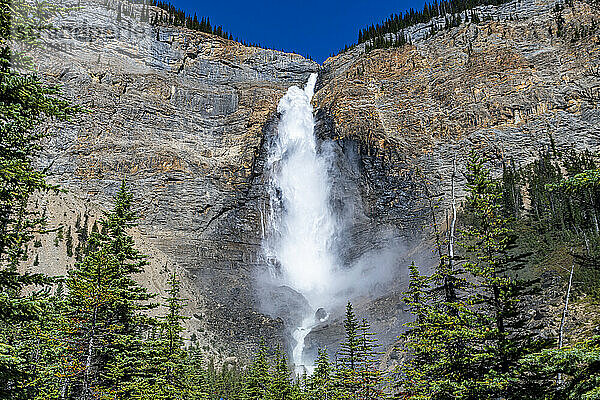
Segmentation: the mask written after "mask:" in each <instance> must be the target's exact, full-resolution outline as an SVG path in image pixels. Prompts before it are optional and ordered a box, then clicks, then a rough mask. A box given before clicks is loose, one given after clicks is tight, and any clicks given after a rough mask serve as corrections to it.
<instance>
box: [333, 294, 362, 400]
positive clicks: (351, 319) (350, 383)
mask: <svg viewBox="0 0 600 400" xmlns="http://www.w3.org/2000/svg"><path fill="white" fill-rule="evenodd" d="M358 329H359V324H358V321H357V319H356V316H355V315H354V310H353V308H352V304H351V303H350V302H348V304H347V305H346V315H345V319H344V330H345V333H346V336H345V338H344V341H343V342H342V343H341V344H340V351H339V353H338V359H337V360H336V381H337V385H338V386H339V387H340V388H341V389H342V390H343V391H344V392H345V393H348V394H349V395H350V394H354V393H357V392H358V390H359V387H360V376H359V373H358V371H359V367H360V365H361V361H362V359H361V354H362V353H361V348H360V346H361V338H360V336H359V330H358Z"/></svg>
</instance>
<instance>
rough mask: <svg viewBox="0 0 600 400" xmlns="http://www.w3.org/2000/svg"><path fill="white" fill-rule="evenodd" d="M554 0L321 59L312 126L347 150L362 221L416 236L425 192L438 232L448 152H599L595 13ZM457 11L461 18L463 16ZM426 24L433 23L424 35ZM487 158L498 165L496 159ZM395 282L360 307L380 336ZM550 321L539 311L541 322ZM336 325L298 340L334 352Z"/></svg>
mask: <svg viewBox="0 0 600 400" xmlns="http://www.w3.org/2000/svg"><path fill="white" fill-rule="evenodd" d="M555 6H556V5H555V3H554V2H550V1H537V0H522V1H517V2H511V3H507V4H505V5H502V6H500V7H493V6H487V7H481V8H477V9H475V10H474V11H473V12H474V13H477V14H478V15H479V17H480V18H479V19H480V20H486V19H491V20H489V21H487V22H482V23H477V24H475V23H470V22H467V23H463V24H462V25H460V26H459V27H455V28H451V29H448V30H446V29H444V28H443V19H439V20H436V21H433V22H432V23H430V24H419V25H417V26H414V27H412V28H410V29H407V30H406V31H405V34H406V35H407V36H408V37H410V38H411V40H412V43H413V45H408V46H404V47H402V48H397V49H380V50H373V51H371V52H369V53H367V54H365V52H364V45H359V46H356V47H354V48H353V49H351V50H350V51H348V52H346V53H343V54H340V55H338V56H336V57H332V58H330V59H328V60H327V61H326V62H325V63H324V65H323V67H322V71H321V74H320V81H319V90H318V91H317V93H316V95H315V99H314V102H315V104H316V105H317V108H318V112H317V118H318V125H317V126H318V128H319V134H320V136H321V137H324V138H332V139H334V140H336V141H338V142H341V143H346V146H348V145H351V146H354V147H355V148H357V149H358V153H359V157H358V158H359V165H360V174H359V178H358V180H357V182H358V187H359V190H360V192H361V197H362V200H363V204H364V205H365V211H366V213H367V215H368V216H369V219H370V220H371V221H372V222H375V221H376V223H377V224H378V225H386V224H387V225H394V226H397V227H400V231H401V233H402V234H404V235H407V236H409V237H413V238H418V237H419V236H420V234H421V235H422V236H421V237H424V238H426V237H427V236H430V234H431V233H432V229H431V225H432V223H431V219H430V218H431V213H430V212H429V211H430V208H429V206H428V202H427V197H428V196H430V195H432V196H434V197H435V204H436V205H439V206H440V208H439V213H438V223H440V229H442V230H445V226H444V222H445V220H446V218H445V217H444V212H445V210H447V209H448V208H449V207H448V201H449V195H448V194H449V193H450V184H451V181H450V179H451V175H452V169H453V167H452V165H453V161H454V160H456V164H457V165H459V166H464V165H465V160H466V157H467V156H468V154H469V153H470V151H471V150H472V149H480V150H483V151H485V152H487V153H488V154H489V155H491V156H492V157H495V156H502V157H504V159H507V160H510V159H514V161H515V162H516V163H517V165H521V166H524V165H526V164H528V163H530V162H532V161H533V159H535V158H536V156H537V155H538V154H539V151H540V150H542V149H544V148H549V147H550V146H551V141H554V143H555V145H556V147H557V149H558V150H559V151H564V150H570V149H577V150H580V151H581V150H584V149H589V150H591V151H595V152H597V151H598V150H600V109H599V108H598V105H599V101H600V72H599V71H600V69H599V68H600V54H599V52H598V49H599V48H600V47H599V44H600V35H599V33H600V32H599V31H598V30H595V31H593V29H594V28H593V27H594V26H598V23H599V22H600V11H599V10H598V9H597V8H593V7H592V6H590V5H589V4H588V3H586V2H575V3H574V4H573V6H572V7H566V8H565V9H564V10H562V11H560V12H559V11H555ZM559 15H561V16H562V19H563V22H562V24H561V23H560V22H559V17H558V16H559ZM462 20H463V21H465V20H469V18H468V17H467V16H466V15H465V14H464V13H463V15H462ZM440 24H441V25H440ZM559 24H561V26H560V28H559ZM432 25H435V26H436V27H437V29H438V32H437V33H435V34H434V35H433V36H432V37H428V38H426V36H427V35H428V34H429V33H430V32H431V28H432ZM440 29H441V30H440ZM559 30H560V31H561V32H560V36H559V33H558V31H559ZM496 159H497V160H499V159H500V157H497V158H496ZM496 167H497V169H496V171H495V172H496V173H499V172H500V171H501V164H500V162H499V161H498V164H497V165H496ZM462 172H463V171H461V170H460V168H459V171H458V183H457V187H458V188H459V189H458V193H459V196H462V195H463V191H462V188H464V177H463V174H462ZM440 214H441V215H440ZM357 228H358V231H359V232H361V231H363V232H364V233H365V235H364V237H366V238H369V237H372V234H371V233H370V232H369V229H368V228H367V229H363V228H361V227H357ZM363 243H365V242H363ZM366 243H372V242H371V241H369V240H366ZM412 243H413V245H414V243H420V245H417V247H412V246H411V247H410V248H409V249H412V253H411V252H410V250H408V251H407V256H406V258H407V259H408V262H410V260H411V259H413V260H417V261H418V260H420V259H422V257H423V256H424V255H425V254H426V252H427V249H426V248H425V247H426V246H424V248H422V249H421V250H419V247H418V246H422V245H424V244H425V243H426V241H424V242H420V241H419V240H414V241H413V242H412ZM430 248H431V247H430ZM427 264H428V261H427V260H424V261H423V266H424V267H425V268H426V267H427ZM398 288H399V289H400V288H402V282H401V281H400V282H398ZM399 291H400V290H398V291H396V292H394V293H389V294H387V295H386V296H383V297H381V298H379V299H377V300H375V301H369V302H367V303H366V304H362V307H360V308H359V312H363V313H364V314H365V315H369V316H372V318H371V319H372V320H373V321H375V327H376V330H378V331H379V332H384V333H386V334H387V337H386V338H385V339H387V340H391V339H392V337H391V336H392V334H393V332H396V334H397V333H398V331H399V329H402V328H401V326H400V328H398V325H401V323H400V324H398V321H402V320H405V319H406V318H407V317H408V316H407V315H403V313H402V312H403V310H402V307H401V305H400V304H401V296H398V292H399ZM555 300H556V299H555ZM548 317H551V315H548ZM555 325H556V321H551V320H550V318H549V320H548V321H547V327H548V328H549V329H555ZM342 333H343V330H342V329H341V319H338V320H337V321H335V320H334V321H333V322H332V323H329V324H324V325H323V326H322V327H320V328H319V329H316V330H314V331H313V332H311V334H310V335H309V337H308V338H307V340H308V342H309V343H310V344H312V347H313V348H314V347H317V346H319V345H322V344H324V343H327V344H328V348H329V349H330V350H332V349H333V350H335V349H336V345H335V341H334V340H331V338H332V337H336V336H337V337H339V336H340V335H341V334H342Z"/></svg>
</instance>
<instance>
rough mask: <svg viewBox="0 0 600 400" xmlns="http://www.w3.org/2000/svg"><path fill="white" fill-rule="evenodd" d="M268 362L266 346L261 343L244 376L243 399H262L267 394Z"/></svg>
mask: <svg viewBox="0 0 600 400" xmlns="http://www.w3.org/2000/svg"><path fill="white" fill-rule="evenodd" d="M269 380H270V377H269V362H268V360H267V348H266V346H265V344H264V342H263V343H261V345H260V347H259V349H258V353H257V354H256V357H255V358H254V361H253V362H252V364H251V365H250V366H249V367H248V370H247V372H246V374H245V376H244V382H243V392H242V399H243V400H263V399H265V398H266V396H267V390H268V387H269Z"/></svg>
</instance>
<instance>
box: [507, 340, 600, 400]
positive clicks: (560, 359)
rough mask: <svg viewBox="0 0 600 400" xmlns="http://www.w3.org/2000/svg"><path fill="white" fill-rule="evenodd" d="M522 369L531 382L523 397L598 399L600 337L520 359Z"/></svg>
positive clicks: (520, 369) (574, 399)
mask: <svg viewBox="0 0 600 400" xmlns="http://www.w3.org/2000/svg"><path fill="white" fill-rule="evenodd" d="M519 372H520V373H521V374H523V375H525V376H526V377H527V381H528V395H527V397H523V399H540V400H541V399H555V400H558V399H561V400H562V399H568V400H579V399H581V400H584V399H585V400H592V399H598V398H600V397H599V396H600V337H598V336H594V337H592V338H590V339H588V340H585V341H583V342H581V343H577V344H575V345H572V346H567V347H564V348H562V349H547V350H544V351H541V352H539V353H535V354H531V355H528V356H527V357H524V358H523V360H522V361H521V365H520V366H519ZM559 374H560V375H559Z"/></svg>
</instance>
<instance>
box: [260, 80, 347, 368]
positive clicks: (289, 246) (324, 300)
mask: <svg viewBox="0 0 600 400" xmlns="http://www.w3.org/2000/svg"><path fill="white" fill-rule="evenodd" d="M316 80H317V74H312V75H311V76H310V78H309V79H308V82H307V83H306V86H305V88H304V90H302V89H300V88H298V87H296V86H292V87H290V88H289V90H288V91H287V93H286V94H285V95H284V96H283V97H282V99H281V100H280V102H279V105H278V107H277V111H278V112H279V113H280V115H281V117H280V121H279V125H278V131H277V135H276V137H275V138H274V139H273V143H272V144H271V148H270V151H269V154H268V158H267V169H268V171H269V176H270V180H269V191H270V193H269V194H270V199H271V200H270V201H271V204H270V206H271V207H270V215H269V217H268V227H267V231H266V234H265V235H266V237H265V241H264V244H263V249H264V251H265V254H266V255H267V258H268V259H269V260H270V265H271V268H272V270H273V271H272V272H273V274H274V275H276V276H277V279H278V280H279V281H280V282H281V283H282V284H284V285H286V286H289V287H290V288H292V289H294V290H295V291H297V292H298V293H300V294H301V295H303V296H304V297H305V299H306V300H307V301H308V303H309V305H310V309H311V310H310V313H308V314H307V315H305V316H304V320H303V322H302V323H301V325H300V326H298V327H297V328H296V329H295V331H294V332H293V335H292V336H293V338H294V340H295V341H296V344H295V347H294V350H293V361H294V364H295V365H296V366H301V365H304V364H305V361H306V360H303V358H302V353H303V349H304V338H305V337H306V335H307V334H308V333H309V332H310V330H311V329H312V328H313V327H314V326H315V325H316V324H317V323H319V322H322V321H324V320H325V319H326V318H327V316H326V314H321V316H319V317H316V316H315V312H316V310H317V309H319V308H321V307H327V306H328V301H329V297H330V296H331V293H332V290H331V289H332V287H331V285H332V281H333V275H334V272H335V267H336V257H335V252H334V251H333V250H332V242H333V238H334V235H335V233H336V229H337V227H336V220H335V216H334V214H333V212H332V210H331V207H330V191H331V179H330V177H329V174H328V169H329V163H328V159H327V156H326V155H324V154H322V153H321V152H320V151H319V146H318V145H317V141H316V139H315V135H314V118H313V108H312V105H311V98H312V96H313V94H314V88H315V83H316Z"/></svg>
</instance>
